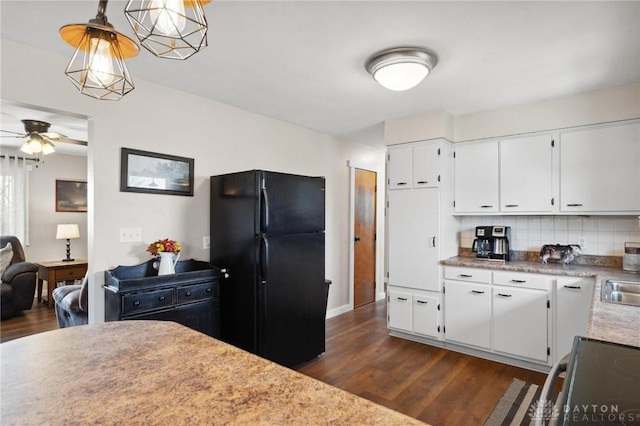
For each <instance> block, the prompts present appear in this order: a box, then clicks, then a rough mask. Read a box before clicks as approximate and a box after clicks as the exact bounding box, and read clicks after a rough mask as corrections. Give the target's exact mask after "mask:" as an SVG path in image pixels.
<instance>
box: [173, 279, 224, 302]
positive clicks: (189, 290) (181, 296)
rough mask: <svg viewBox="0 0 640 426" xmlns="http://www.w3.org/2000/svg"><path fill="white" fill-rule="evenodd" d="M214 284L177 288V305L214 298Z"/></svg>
mask: <svg viewBox="0 0 640 426" xmlns="http://www.w3.org/2000/svg"><path fill="white" fill-rule="evenodd" d="M215 289H216V287H215V283H205V284H194V285H186V286H183V287H178V288H177V290H178V303H184V302H190V301H195V300H201V299H209V298H211V297H216V296H217V295H216V294H215V293H216V292H215Z"/></svg>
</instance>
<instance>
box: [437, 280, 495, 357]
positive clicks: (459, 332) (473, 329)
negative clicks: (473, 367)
mask: <svg viewBox="0 0 640 426" xmlns="http://www.w3.org/2000/svg"><path fill="white" fill-rule="evenodd" d="M445 285H446V288H445V293H444V318H445V319H444V325H445V338H446V339H447V340H448V341H452V342H457V343H463V344H466V345H472V346H477V347H479V348H484V349H489V348H491V286H489V285H485V284H476V283H466V282H455V281H446V282H445Z"/></svg>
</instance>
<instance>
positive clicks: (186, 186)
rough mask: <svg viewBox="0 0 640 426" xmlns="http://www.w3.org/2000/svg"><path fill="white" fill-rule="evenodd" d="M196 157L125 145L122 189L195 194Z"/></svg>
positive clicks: (122, 151) (122, 161) (155, 192)
mask: <svg viewBox="0 0 640 426" xmlns="http://www.w3.org/2000/svg"><path fill="white" fill-rule="evenodd" d="M193 167H194V160H193V158H185V157H178V156H175V155H167V154H158V153H156V152H148V151H140V150H137V149H129V148H122V149H121V155H120V191H122V192H141V193H146V194H168V195H188V196H193Z"/></svg>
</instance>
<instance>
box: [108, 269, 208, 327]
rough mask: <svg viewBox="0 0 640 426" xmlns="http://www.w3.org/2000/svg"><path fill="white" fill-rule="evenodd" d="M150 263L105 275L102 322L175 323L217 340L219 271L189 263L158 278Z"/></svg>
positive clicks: (115, 270) (111, 271)
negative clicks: (158, 321) (103, 315)
mask: <svg viewBox="0 0 640 426" xmlns="http://www.w3.org/2000/svg"><path fill="white" fill-rule="evenodd" d="M153 262H154V261H153V260H150V261H148V262H145V263H142V264H140V265H135V266H118V267H117V268H114V269H111V270H108V271H105V284H104V286H103V287H104V289H105V321H121V320H161V321H175V322H177V323H180V324H183V325H185V326H187V327H189V328H192V329H194V330H197V331H200V332H202V333H205V334H208V335H209V336H212V337H219V336H220V276H221V275H220V270H219V269H218V268H216V267H215V266H212V265H211V264H209V263H207V262H202V261H198V260H193V259H190V260H184V261H179V262H177V264H176V266H175V269H176V273H175V274H170V275H160V276H158V275H157V271H156V270H155V269H154V268H153Z"/></svg>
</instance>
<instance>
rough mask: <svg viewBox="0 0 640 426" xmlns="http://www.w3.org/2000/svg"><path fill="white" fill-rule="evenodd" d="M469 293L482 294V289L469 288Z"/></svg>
mask: <svg viewBox="0 0 640 426" xmlns="http://www.w3.org/2000/svg"><path fill="white" fill-rule="evenodd" d="M471 293H473V294H484V291H480V290H471Z"/></svg>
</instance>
